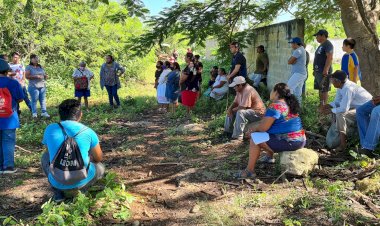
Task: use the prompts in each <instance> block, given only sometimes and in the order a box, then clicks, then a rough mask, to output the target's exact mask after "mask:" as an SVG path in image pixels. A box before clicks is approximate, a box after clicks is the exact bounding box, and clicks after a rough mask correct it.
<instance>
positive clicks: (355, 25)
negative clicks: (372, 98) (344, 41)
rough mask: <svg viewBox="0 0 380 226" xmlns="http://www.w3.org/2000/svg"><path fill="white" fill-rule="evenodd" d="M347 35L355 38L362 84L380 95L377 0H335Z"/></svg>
mask: <svg viewBox="0 0 380 226" xmlns="http://www.w3.org/2000/svg"><path fill="white" fill-rule="evenodd" d="M337 3H338V5H339V7H340V10H341V17H342V22H343V26H344V30H345V32H346V34H347V36H349V37H352V38H354V39H355V40H356V43H357V47H356V48H355V49H356V52H357V54H358V56H359V59H360V69H361V71H362V74H363V75H364V76H363V86H364V87H365V88H366V89H367V90H369V91H370V92H371V93H372V94H374V95H380V50H379V36H378V34H377V29H376V26H377V22H378V20H379V16H380V3H379V1H377V0H356V1H354V0H338V1H337Z"/></svg>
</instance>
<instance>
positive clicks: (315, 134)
mask: <svg viewBox="0 0 380 226" xmlns="http://www.w3.org/2000/svg"><path fill="white" fill-rule="evenodd" d="M305 133H306V134H307V135H310V136H314V137H318V138H323V139H326V137H325V136H322V135H320V134H317V133H313V132H311V131H305Z"/></svg>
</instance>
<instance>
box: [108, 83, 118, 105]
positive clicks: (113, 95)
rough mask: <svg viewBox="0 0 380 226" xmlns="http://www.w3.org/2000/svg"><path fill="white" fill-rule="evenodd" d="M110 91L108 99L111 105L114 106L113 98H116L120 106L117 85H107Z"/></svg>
mask: <svg viewBox="0 0 380 226" xmlns="http://www.w3.org/2000/svg"><path fill="white" fill-rule="evenodd" d="M106 89H107V93H108V100H109V102H110V105H111V106H113V99H114V98H115V101H116V104H117V106H120V100H119V95H117V85H114V86H106Z"/></svg>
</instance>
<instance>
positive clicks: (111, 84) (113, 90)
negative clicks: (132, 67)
mask: <svg viewBox="0 0 380 226" xmlns="http://www.w3.org/2000/svg"><path fill="white" fill-rule="evenodd" d="M105 59H106V62H105V63H104V64H103V65H102V67H101V68H100V88H101V89H102V90H103V88H104V87H106V90H107V93H108V100H109V103H110V106H111V107H114V102H113V100H114V99H115V101H116V106H115V108H118V107H120V99H119V95H118V94H117V90H118V89H120V87H121V85H120V79H119V77H120V76H122V75H123V74H124V72H125V69H124V68H123V67H121V66H120V65H119V64H118V63H117V62H115V61H114V59H113V57H112V55H107V56H106V58H105Z"/></svg>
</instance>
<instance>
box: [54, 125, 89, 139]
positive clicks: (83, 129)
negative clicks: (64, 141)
mask: <svg viewBox="0 0 380 226" xmlns="http://www.w3.org/2000/svg"><path fill="white" fill-rule="evenodd" d="M58 125H59V127H60V128H61V130H62V132H63V135H65V137H70V136H69V135H68V134H67V133H66V130H65V128H64V127H63V126H62V124H61V123H60V122H58ZM87 129H88V127H86V126H83V127H82V128H81V129H80V130H79V132H77V133H76V134H75V135H74V136H72V138H74V137H76V136H78V135H79V134H81V133H82V132H84V131H85V130H87Z"/></svg>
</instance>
